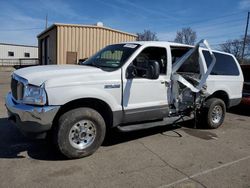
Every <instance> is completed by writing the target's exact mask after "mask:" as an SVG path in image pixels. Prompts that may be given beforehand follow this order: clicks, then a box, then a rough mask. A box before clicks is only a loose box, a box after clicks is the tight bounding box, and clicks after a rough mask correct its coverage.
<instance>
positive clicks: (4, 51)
mask: <svg viewBox="0 0 250 188" xmlns="http://www.w3.org/2000/svg"><path fill="white" fill-rule="evenodd" d="M9 51H11V52H14V56H11V57H9V56H8V52H9ZM24 53H30V57H29V58H38V48H36V47H28V46H15V45H5V44H0V59H20V58H25V57H24Z"/></svg>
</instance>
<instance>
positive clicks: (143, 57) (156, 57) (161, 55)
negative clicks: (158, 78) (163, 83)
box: [132, 47, 167, 78]
mask: <svg viewBox="0 0 250 188" xmlns="http://www.w3.org/2000/svg"><path fill="white" fill-rule="evenodd" d="M149 61H157V62H158V63H159V65H160V74H166V71H167V51H166V49H165V48H162V47H147V48H145V49H144V50H142V52H141V53H140V54H139V55H138V56H137V57H136V58H135V59H134V61H133V63H132V65H133V66H135V68H136V70H137V73H136V77H140V78H143V77H145V76H146V71H147V65H148V62H149Z"/></svg>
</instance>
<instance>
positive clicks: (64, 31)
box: [39, 25, 136, 64]
mask: <svg viewBox="0 0 250 188" xmlns="http://www.w3.org/2000/svg"><path fill="white" fill-rule="evenodd" d="M55 28H57V40H56V39H55V40H54V37H56V35H53V31H54V30H55V31H56V29H52V30H50V31H48V32H46V33H44V34H43V35H42V36H39V40H40V39H41V38H43V36H45V35H51V36H50V44H51V47H52V46H53V47H54V48H56V47H57V49H55V53H52V55H53V56H55V58H54V59H56V58H57V64H66V59H67V57H66V54H67V51H69V52H77V59H78V60H79V59H84V58H88V57H90V56H91V55H93V54H94V53H95V52H97V51H98V50H100V49H101V48H103V47H105V46H107V45H109V44H114V43H119V42H125V41H134V40H136V37H135V36H133V35H129V34H126V33H121V32H118V31H115V30H110V29H105V28H103V27H91V26H84V27H83V26H82V27H79V26H75V25H74V26H70V25H57V26H56V27H55ZM51 39H53V40H51ZM52 43H54V45H52Z"/></svg>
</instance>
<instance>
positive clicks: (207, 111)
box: [201, 98, 226, 129]
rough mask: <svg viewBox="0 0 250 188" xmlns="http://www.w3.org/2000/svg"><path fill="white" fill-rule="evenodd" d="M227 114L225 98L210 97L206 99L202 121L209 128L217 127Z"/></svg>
mask: <svg viewBox="0 0 250 188" xmlns="http://www.w3.org/2000/svg"><path fill="white" fill-rule="evenodd" d="M225 115H226V105H225V103H224V101H223V100H221V99H218V98H210V99H208V100H207V101H206V103H205V106H204V109H203V112H202V115H201V123H202V126H205V127H206V128H209V129H217V128H218V127H220V126H221V125H222V123H223V122H224V119H225Z"/></svg>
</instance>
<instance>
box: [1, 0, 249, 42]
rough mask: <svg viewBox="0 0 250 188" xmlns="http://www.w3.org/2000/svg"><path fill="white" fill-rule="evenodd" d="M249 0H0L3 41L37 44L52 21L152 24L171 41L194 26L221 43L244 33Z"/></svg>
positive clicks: (125, 26)
mask: <svg viewBox="0 0 250 188" xmlns="http://www.w3.org/2000/svg"><path fill="white" fill-rule="evenodd" d="M249 10H250V0H192V1H191V0H90V1H88V0H84V1H82V0H77V1H74V0H70V1H66V0H55V1H54V0H32V1H29V0H22V1H20V0H0V42H5V43H15V44H28V45H37V38H36V36H37V35H38V34H39V33H40V32H42V31H43V30H44V28H45V17H46V14H48V21H49V25H51V24H53V23H56V22H57V23H77V24H95V23H96V22H98V21H101V22H103V23H104V26H107V27H111V28H114V29H119V30H123V31H127V32H131V33H136V32H142V31H143V30H144V29H150V30H152V31H154V32H156V33H157V36H158V38H159V39H160V40H167V41H171V40H173V39H174V37H175V33H176V31H177V30H180V29H181V28H182V27H188V26H190V27H191V28H192V29H194V30H195V31H196V32H197V35H198V39H202V38H206V39H208V41H209V42H210V44H219V43H223V42H224V41H226V40H228V39H233V38H238V37H240V36H242V35H243V34H244V30H245V24H246V17H247V11H249Z"/></svg>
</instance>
